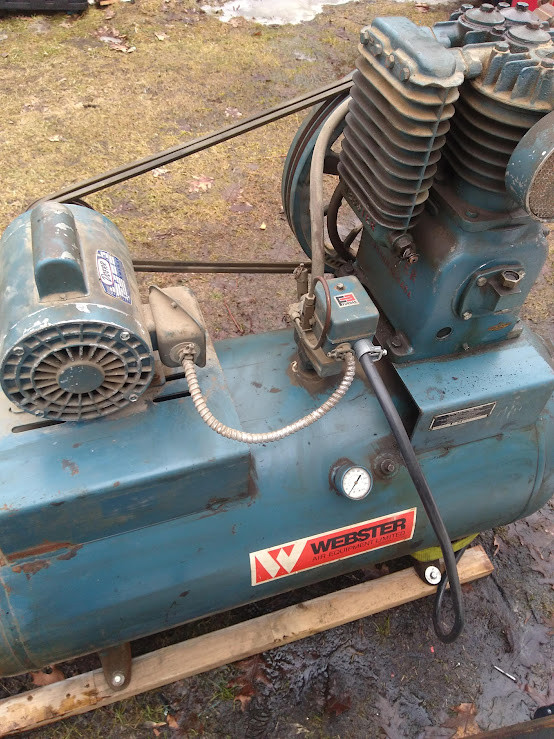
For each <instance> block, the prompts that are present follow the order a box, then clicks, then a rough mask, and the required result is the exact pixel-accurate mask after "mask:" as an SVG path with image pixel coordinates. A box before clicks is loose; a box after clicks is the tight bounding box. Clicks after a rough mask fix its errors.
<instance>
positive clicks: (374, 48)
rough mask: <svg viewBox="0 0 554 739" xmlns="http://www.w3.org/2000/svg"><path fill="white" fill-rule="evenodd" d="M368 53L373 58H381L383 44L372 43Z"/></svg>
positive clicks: (378, 42)
mask: <svg viewBox="0 0 554 739" xmlns="http://www.w3.org/2000/svg"><path fill="white" fill-rule="evenodd" d="M370 51H371V53H372V54H373V56H381V54H382V53H383V44H382V43H381V42H380V41H374V42H373V43H372V44H371V49H370Z"/></svg>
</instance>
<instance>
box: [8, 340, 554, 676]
mask: <svg viewBox="0 0 554 739" xmlns="http://www.w3.org/2000/svg"><path fill="white" fill-rule="evenodd" d="M215 349H216V351H217V355H216V353H215V352H214V349H213V347H212V346H208V351H207V360H206V366H205V367H203V368H199V369H198V377H199V382H200V385H201V387H202V388H204V389H205V391H206V392H207V393H209V402H210V408H211V409H212V410H213V411H214V413H215V414H216V415H217V416H218V418H220V419H221V420H222V421H223V422H224V423H227V424H229V425H231V426H233V427H234V428H241V429H243V430H244V431H251V432H254V431H268V430H271V429H273V428H275V427H276V426H277V425H278V424H279V425H280V424H285V423H289V422H291V421H293V420H294V419H296V418H298V417H299V416H300V415H303V414H305V413H308V412H310V411H311V410H313V409H314V408H316V407H317V406H318V405H320V404H321V403H322V402H323V401H324V400H325V398H326V397H328V395H329V391H330V387H331V386H332V385H333V383H334V382H335V380H333V379H327V380H325V379H324V380H319V379H315V378H312V379H310V380H308V381H305V380H304V379H303V377H302V375H301V374H299V373H298V374H295V373H294V370H293V368H292V367H291V362H293V361H294V360H295V357H296V345H295V343H294V339H293V335H292V332H291V331H287V330H284V331H275V332H272V333H267V334H260V335H255V336H254V335H251V336H245V337H241V338H233V339H229V340H226V341H222V342H217V343H216V344H215ZM383 364H384V363H383ZM381 369H382V371H383V372H384V377H385V380H386V382H387V385H388V386H389V388H390V390H391V392H392V393H393V396H394V402H395V404H396V407H397V408H398V410H399V412H400V413H401V416H402V418H403V420H404V422H405V423H406V424H407V425H408V426H412V425H413V420H414V410H415V407H414V400H410V396H411V397H412V398H414V399H417V406H418V407H419V408H420V413H419V416H418V419H417V421H416V423H415V426H414V427H413V431H412V440H413V443H414V445H415V448H416V451H417V454H418V458H419V461H420V463H421V465H422V468H423V471H424V473H425V476H426V478H427V480H428V481H429V485H430V487H431V489H432V491H433V494H434V496H435V498H436V501H437V505H438V507H439V509H440V511H441V514H442V516H443V519H444V522H445V525H446V527H447V530H448V532H449V535H450V537H451V538H452V539H455V538H457V537H462V536H466V535H468V534H472V533H476V532H477V531H482V530H483V529H487V528H490V527H492V526H499V525H502V524H507V523H509V522H510V521H513V520H515V519H517V518H521V517H522V516H526V515H528V514H530V513H532V512H533V511H535V510H536V509H537V508H539V507H540V506H541V505H542V504H543V503H544V502H545V501H546V500H547V499H548V498H549V497H550V495H551V494H552V492H553V487H554V476H553V474H552V472H553V467H554V464H553V462H554V460H553V459H552V450H553V449H554V422H553V421H554V399H551V400H550V401H549V403H548V405H547V406H546V408H544V406H545V403H546V402H547V399H548V397H549V396H550V394H551V393H552V385H553V379H554V378H553V374H552V371H551V370H550V368H549V366H548V364H547V362H546V361H545V359H544V357H543V356H541V354H540V352H539V351H537V349H536V348H535V347H534V346H533V345H532V344H531V343H529V342H528V341H527V339H526V337H525V336H523V337H521V338H519V339H516V340H515V341H514V342H511V343H508V342H506V343H505V344H504V345H503V346H497V347H494V348H490V349H487V350H486V351H484V352H482V353H476V354H473V355H464V356H460V357H454V358H452V359H449V360H444V359H442V358H441V359H440V360H438V361H436V362H435V361H428V362H421V363H414V364H413V365H410V366H408V367H404V368H402V370H401V371H402V373H403V374H402V380H403V383H404V385H405V388H407V389H408V391H409V393H408V392H407V390H406V389H404V390H403V389H402V387H401V386H400V383H399V380H398V377H396V380H395V379H394V375H395V372H394V371H391V370H390V368H389V370H388V372H387V370H386V368H385V367H383V368H381ZM453 377H455V378H457V379H456V380H453ZM529 378H532V380H531V381H530V379H529ZM187 390H188V387H187V384H186V380H185V379H183V377H182V374H181V373H175V374H174V375H169V376H168V378H167V381H166V383H165V385H164V387H163V388H162V389H161V390H160V393H159V394H158V395H157V397H156V402H153V401H152V400H150V399H149V398H148V397H147V396H148V394H147V396H146V403H145V405H146V408H145V410H143V411H142V412H141V413H133V414H120V415H118V416H111V417H109V418H105V419H98V420H96V421H91V422H89V423H79V424H73V423H70V424H61V425H55V426H46V427H42V428H41V427H37V424H36V423H33V419H32V418H30V417H29V420H30V421H31V423H30V424H29V426H28V427H27V428H25V426H24V425H23V421H24V419H22V418H21V416H20V419H19V423H20V424H21V425H20V426H19V428H18V429H17V433H13V432H12V430H11V429H10V428H9V427H8V426H7V424H8V423H9V422H10V415H11V414H9V413H7V412H6V410H5V405H6V403H5V399H3V398H2V397H0V546H1V549H2V555H3V557H4V563H5V564H4V565H3V566H0V612H1V613H2V630H0V675H7V674H14V673H17V672H24V671H27V670H29V669H36V668H39V667H42V666H44V665H46V664H52V663H54V662H59V661H62V660H64V659H67V658H69V657H73V656H76V655H78V654H83V653H85V652H93V651H96V650H99V649H102V648H105V647H108V646H111V645H114V644H118V643H121V642H124V641H128V640H131V639H135V638H137V637H139V636H144V635H146V634H148V633H152V632H156V631H161V630H163V629H167V628H170V627H172V626H175V625H177V624H179V623H183V622H185V621H189V620H192V619H196V618H201V617H204V616H206V615H208V614H210V613H214V612H217V611H223V610H226V609H229V608H233V607H235V606H238V605H242V604H244V603H248V602H251V601H254V600H259V599H261V598H266V597H268V596H271V595H275V594H277V593H280V592H283V591H286V590H290V589H294V588H298V587H301V586H305V585H308V584H310V583H313V582H316V581H318V580H324V579H326V578H330V577H334V576H337V575H340V574H342V573H345V572H349V571H352V570H356V569H358V568H362V567H366V566H368V565H370V564H372V563H375V562H380V561H384V560H390V559H393V558H395V557H399V556H402V555H405V554H409V553H411V552H414V551H417V550H420V549H424V548H427V547H430V546H436V537H435V534H434V533H433V529H432V527H431V525H430V523H429V520H428V518H427V516H426V515H425V511H424V510H423V509H422V507H421V504H420V501H419V498H418V495H417V493H416V490H415V488H414V485H413V483H412V481H411V479H410V476H409V474H408V472H407V470H406V467H405V466H404V464H403V462H402V459H401V457H400V454H399V452H398V448H397V447H396V445H395V443H394V441H393V439H392V438H391V431H390V427H389V426H388V424H387V421H386V419H385V417H384V415H383V413H382V410H381V408H380V406H379V403H378V401H377V400H376V398H375V396H374V395H373V394H372V393H371V391H370V389H369V388H368V385H367V381H366V380H365V378H364V377H363V376H362V374H361V373H360V372H359V373H358V375H357V377H356V378H355V379H354V382H353V384H352V387H351V388H350V390H349V391H348V393H347V394H346V396H345V397H344V398H343V400H342V401H341V402H340V403H339V404H338V405H337V406H336V407H335V408H333V410H332V411H330V412H329V413H328V414H327V415H325V416H324V417H323V418H321V419H320V421H319V422H318V423H316V424H314V425H313V426H310V427H309V428H306V429H304V430H302V431H300V432H298V433H297V434H295V435H294V436H289V437H287V438H285V439H283V440H282V441H280V442H278V443H275V444H267V445H263V444H258V445H254V446H252V447H248V446H247V445H245V444H240V443H238V442H236V441H233V440H231V439H225V438H223V437H221V436H219V435H217V434H215V433H214V432H213V431H212V430H211V429H210V428H208V426H207V425H206V424H205V423H204V422H203V421H202V420H201V419H200V417H199V416H198V414H197V412H196V410H195V408H194V405H193V402H192V398H191V397H190V396H189V395H188V392H187ZM493 406H494V407H493ZM467 407H472V408H473V409H474V410H475V407H477V409H480V410H478V412H477V413H474V415H473V420H469V414H468V412H464V414H465V417H466V420H467V421H468V422H466V423H454V421H456V420H459V416H460V411H459V409H460V408H467ZM431 419H435V421H434V422H433V423H431ZM14 420H15V419H13V418H12V419H11V422H12V423H14ZM430 426H433V428H432V429H430ZM549 455H550V456H549ZM347 463H350V464H355V465H361V466H362V467H365V468H366V469H367V470H368V471H369V473H370V474H371V476H372V478H373V486H372V489H371V492H370V493H369V495H367V497H365V498H364V499H362V500H357V501H353V500H348V499H347V498H346V497H345V496H343V495H340V494H339V493H338V492H337V490H336V488H335V487H334V485H333V471H335V470H336V469H337V468H339V467H341V466H342V465H344V464H347ZM391 524H392V525H391ZM53 603H55V608H53V607H52V604H53Z"/></svg>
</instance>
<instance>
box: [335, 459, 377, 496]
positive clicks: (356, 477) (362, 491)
mask: <svg viewBox="0 0 554 739" xmlns="http://www.w3.org/2000/svg"><path fill="white" fill-rule="evenodd" d="M340 472H342V474H340V473H339V475H337V478H338V480H337V481H338V483H339V485H338V488H339V490H340V492H341V493H342V494H343V495H346V497H347V498H350V500H361V499H362V498H365V497H366V495H367V494H368V493H369V491H370V490H371V487H372V484H373V480H372V479H371V475H370V474H369V472H368V471H367V470H366V468H365V467H357V466H352V467H347V468H346V469H344V468H343V469H342V470H341V471H340Z"/></svg>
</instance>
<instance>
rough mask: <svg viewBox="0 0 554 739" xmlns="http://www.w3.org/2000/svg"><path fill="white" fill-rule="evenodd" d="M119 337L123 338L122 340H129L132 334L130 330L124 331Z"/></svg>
mask: <svg viewBox="0 0 554 739" xmlns="http://www.w3.org/2000/svg"><path fill="white" fill-rule="evenodd" d="M119 338H120V339H121V341H129V339H130V338H131V334H130V333H129V332H128V331H122V332H121V333H120V334H119Z"/></svg>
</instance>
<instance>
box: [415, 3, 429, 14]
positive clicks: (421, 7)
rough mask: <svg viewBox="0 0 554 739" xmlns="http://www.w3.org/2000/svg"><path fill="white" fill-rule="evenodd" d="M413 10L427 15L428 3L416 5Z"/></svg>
mask: <svg viewBox="0 0 554 739" xmlns="http://www.w3.org/2000/svg"><path fill="white" fill-rule="evenodd" d="M415 8H416V10H417V12H418V13H428V12H429V5H428V3H416V4H415Z"/></svg>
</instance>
